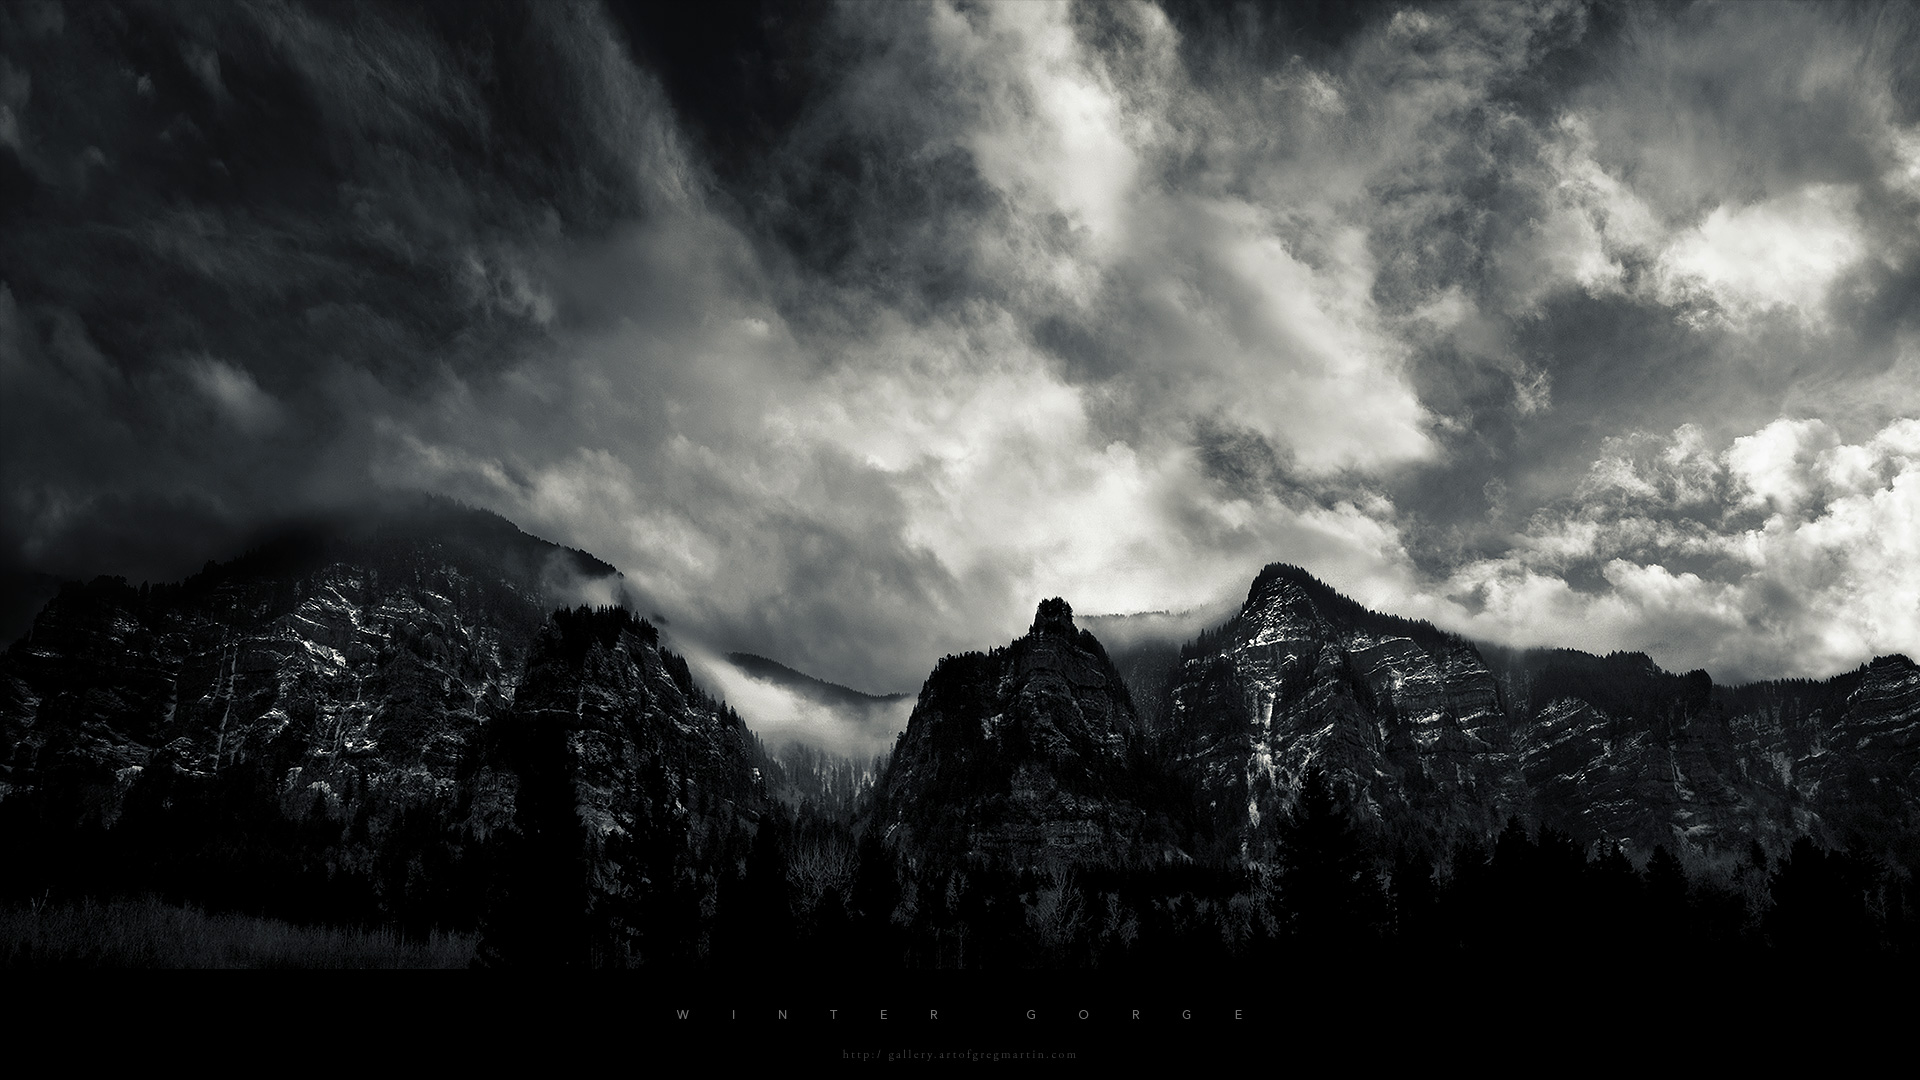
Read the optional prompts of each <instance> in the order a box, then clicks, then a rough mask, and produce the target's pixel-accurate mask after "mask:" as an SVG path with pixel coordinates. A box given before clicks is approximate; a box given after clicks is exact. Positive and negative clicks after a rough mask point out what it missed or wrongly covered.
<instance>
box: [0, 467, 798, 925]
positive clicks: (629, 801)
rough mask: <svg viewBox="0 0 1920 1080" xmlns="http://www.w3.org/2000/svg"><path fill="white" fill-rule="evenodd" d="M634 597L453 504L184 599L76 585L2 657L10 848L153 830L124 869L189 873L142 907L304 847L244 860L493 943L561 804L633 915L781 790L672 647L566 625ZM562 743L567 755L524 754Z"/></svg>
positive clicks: (308, 541) (348, 535)
mask: <svg viewBox="0 0 1920 1080" xmlns="http://www.w3.org/2000/svg"><path fill="white" fill-rule="evenodd" d="M613 577H614V571H613V568H612V567H610V566H607V565H606V564H604V563H601V562H599V561H598V560H595V559H593V558H591V557H590V556H587V555H584V554H583V553H580V552H575V551H570V550H568V549H565V548H561V547H559V546H558V545H555V544H551V543H548V542H546V541H543V540H538V539H535V538H533V537H530V536H527V535H525V534H524V533H521V532H520V531H519V530H518V529H515V528H513V526H511V525H510V524H508V523H507V522H505V521H503V520H502V519H500V518H498V517H496V516H494V515H491V514H486V513H483V512H480V511H473V510H468V509H465V508H461V507H457V506H453V505H451V504H445V503H440V502H437V501H427V502H424V503H421V504H418V505H413V506H407V507H402V508H400V509H398V510H395V509H393V508H385V509H383V510H382V511H380V512H378V513H375V514H371V515H369V516H367V517H365V518H362V519H353V520H348V521H346V522H344V523H332V524H329V525H326V526H324V527H310V528H307V529H303V530H299V531H296V532H293V533H290V534H289V535H287V536H283V537H281V538H278V539H276V540H275V541H273V542H271V543H269V544H267V545H265V546H263V547H262V548H260V549H258V550H256V551H254V552H252V553H250V554H249V555H247V556H244V557H242V558H240V559H238V560H235V561H234V562H231V563H227V564H225V565H213V564H209V566H208V568H207V569H206V570H205V571H204V572H203V573H201V574H199V575H196V576H195V577H193V578H191V579H189V580H188V581H186V582H184V583H182V584H179V585H167V586H160V587H146V586H142V587H139V588H135V587H132V586H129V585H128V584H126V583H125V582H124V581H120V580H118V579H107V578H102V579H97V580H95V581H93V582H91V583H89V584H84V585H81V584H73V585H69V586H67V587H65V588H64V589H63V590H62V591H61V593H60V594H59V596H57V597H56V598H55V599H54V600H53V601H52V602H51V603H49V604H48V605H47V607H46V609H45V610H44V611H43V612H42V613H41V614H40V616H39V618H38V619H37V620H36V622H35V624H34V628H33V630H32V632H31V634H30V635H29V636H28V637H26V638H25V639H23V640H22V641H20V642H18V643H16V644H15V645H14V646H13V647H12V648H11V649H10V650H9V651H8V652H7V654H6V655H5V657H4V658H3V659H0V738H3V739H4V741H3V742H0V812H4V813H5V814H6V815H8V816H7V817H6V821H7V822H10V823H13V824H12V825H11V826H10V827H11V828H12V829H13V831H14V833H15V835H13V836H11V837H7V838H6V839H7V841H8V842H9V843H10V844H12V845H13V846H14V847H16V848H28V849H30V848H34V847H35V845H36V843H37V842H38V841H40V840H42V839H44V838H45V837H51V836H56V835H66V834H65V833H63V832H62V831H61V830H71V829H85V828H89V827H107V828H108V833H107V834H105V835H107V837H108V839H109V840H111V839H112V838H113V837H114V836H115V835H125V836H127V837H132V836H134V835H135V834H140V835H142V836H148V834H149V833H150V834H151V835H150V836H148V839H146V840H142V841H141V843H143V844H146V845H148V846H149V847H156V846H157V848H156V852H155V853H153V854H152V855H151V856H149V855H147V854H143V853H142V852H140V851H131V852H124V851H122V854H124V855H125V856H126V858H125V859H123V860H122V861H127V862H130V863H138V862H143V861H144V862H145V863H147V864H151V865H159V864H166V863H168V861H169V860H171V862H172V863H173V864H178V867H177V868H176V871H166V867H165V866H164V865H163V866H161V868H160V869H159V870H154V869H152V868H151V865H150V866H149V869H147V870H139V869H127V870H126V871H125V874H127V875H131V877H129V879H128V881H126V882H122V883H121V884H123V885H128V886H131V887H141V888H153V887H159V886H158V885H157V884H155V883H154V882H152V881H147V880H146V878H150V877H152V875H153V874H155V873H162V872H163V871H166V872H168V873H174V876H175V877H179V876H181V875H185V876H187V877H191V876H192V874H193V873H197V872H198V871H197V870H194V869H192V868H195V867H202V866H203V865H204V864H205V862H206V860H207V859H208V858H216V857H217V858H220V859H226V858H227V856H226V855H217V856H215V855H209V854H208V852H218V851H222V850H225V848H224V847H223V845H227V846H230V844H231V840H232V838H231V837H230V836H226V835H224V834H223V830H231V829H253V830H266V831H267V832H273V830H279V831H278V832H273V835H274V836H276V837H278V839H273V840H271V841H262V844H264V845H266V846H268V847H272V848H274V849H275V850H272V851H270V852H266V853H265V854H257V855H248V856H246V857H245V858H242V859H240V863H241V864H242V866H244V864H245V863H246V860H247V859H256V858H270V859H271V860H273V861H275V862H276V864H287V865H288V866H290V867H291V869H289V870H288V871H287V873H288V874H290V875H292V878H293V880H295V881H296V882H298V883H304V884H299V885H297V886H295V885H289V886H288V887H287V888H288V889H290V890H293V891H298V889H300V888H307V887H309V886H313V885H314V883H316V882H333V883H336V884H337V883H339V882H341V881H353V882H358V883H359V884H358V885H356V886H354V887H355V888H356V889H359V890H360V891H361V892H364V893H366V894H367V895H368V899H367V900H366V901H365V902H366V903H367V904H370V905H371V908H370V909H369V910H366V911H349V912H344V913H343V912H341V911H338V910H335V911H331V912H330V916H331V917H340V916H341V915H342V914H346V915H350V916H352V917H355V918H358V917H367V916H374V915H384V916H386V917H391V918H400V919H402V920H403V921H406V920H408V919H413V920H415V921H425V922H446V921H453V922H456V923H457V922H463V921H464V922H466V923H468V924H471V923H472V922H473V920H475V919H476V918H480V917H482V915H483V914H484V911H483V909H484V908H485V906H486V905H487V904H488V903H490V902H491V901H489V900H488V894H489V891H490V890H491V891H492V892H496V893H497V892H498V891H499V890H498V889H497V888H496V887H494V886H490V885H489V884H488V879H489V876H497V874H498V872H499V867H498V866H496V865H493V863H497V862H498V860H497V859H494V857H493V854H489V853H490V852H491V853H494V854H497V853H498V851H499V850H502V845H505V846H507V847H511V846H512V845H514V844H519V843H522V842H523V841H525V840H526V835H527V822H528V820H529V819H528V808H527V806H526V805H525V804H526V801H527V798H528V795H529V792H530V791H545V790H547V789H541V788H540V785H541V784H547V785H548V788H549V789H551V791H558V792H559V793H560V794H559V795H558V796H556V798H557V800H558V801H557V802H556V803H555V804H554V805H556V806H558V808H559V809H558V811H557V813H558V814H559V816H560V817H562V818H564V819H566V820H569V821H573V822H577V823H578V825H577V828H576V827H575V826H571V825H569V826H567V827H565V828H562V829H555V830H550V831H554V832H555V833H556V836H555V837H550V838H549V839H551V840H552V841H553V842H554V843H556V844H559V845H560V846H561V847H564V848H566V850H567V852H568V854H567V855H566V860H567V861H568V863H569V865H574V866H576V867H578V868H579V873H580V874H581V875H582V885H581V888H582V889H584V890H586V891H587V892H588V893H590V894H591V895H592V896H593V897H596V898H598V899H597V900H596V902H600V901H605V900H606V899H607V898H619V897H629V898H631V897H632V896H634V895H636V894H637V892H638V891H644V890H643V888H642V886H643V885H644V884H645V879H646V873H647V870H648V865H643V863H647V860H649V859H650V860H652V864H658V863H659V862H660V860H661V859H662V858H666V859H667V860H668V861H669V862H671V860H672V858H673V857H676V856H675V855H674V851H679V849H678V848H674V845H676V844H677V845H680V846H681V847H684V845H685V844H687V843H690V842H692V841H693V840H694V839H695V838H697V837H699V836H700V835H703V834H704V833H708V832H712V831H714V830H715V829H719V828H722V827H723V826H722V825H721V824H720V823H721V822H723V821H724V822H730V821H732V820H734V819H736V818H749V819H750V818H751V817H752V815H753V814H754V813H755V810H754V806H756V805H758V803H759V802H762V801H764V798H765V793H764V790H763V789H762V788H761V787H760V786H759V785H758V784H757V782H756V778H755V774H754V766H755V762H756V760H757V759H756V755H757V754H758V753H759V748H758V745H757V743H755V742H754V741H753V738H752V736H751V734H750V733H748V732H747V731H746V730H745V728H744V726H743V725H742V724H741V723H740V721H739V718H738V717H737V716H736V715H734V714H733V713H732V711H731V710H729V709H727V708H726V707H725V706H724V705H723V704H721V703H719V702H717V701H714V700H712V699H710V698H708V697H707V696H706V695H704V694H703V693H701V692H700V691H699V690H698V688H697V687H695V686H694V684H693V681H692V679H691V677H690V676H689V675H688V672H687V669H686V665H685V663H684V661H681V660H679V658H677V657H675V656H673V655H672V654H671V653H670V652H667V651H665V650H663V649H661V648H660V647H659V642H658V636H657V633H656V632H655V631H654V629H653V627H651V626H650V625H648V624H647V623H646V622H645V621H643V620H639V619H637V618H635V617H633V616H631V615H630V614H628V613H626V612H625V611H622V610H619V609H610V610H606V611H601V612H598V613H595V612H592V611H588V610H585V609H582V610H580V611H568V610H564V609H563V610H561V611H559V612H558V613H555V608H556V607H562V606H563V605H564V604H566V603H567V601H568V600H569V599H570V594H571V593H572V592H573V591H574V590H573V589H571V588H570V587H569V586H571V585H573V584H575V583H577V582H578V581H580V580H582V579H596V578H597V579H601V580H602V581H607V580H611V579H612V578H613ZM542 740H547V741H546V742H543V741H542ZM549 743H551V746H549V745H548V744H549ZM535 744H538V745H537V747H536V748H539V747H547V748H549V749H554V750H555V753H554V754H553V755H551V756H550V757H549V758H547V759H541V760H539V761H536V760H533V759H531V758H526V757H523V756H517V755H519V754H520V752H521V751H525V750H527V749H528V748H529V747H530V746H535ZM543 762H544V764H543ZM548 766H551V768H548ZM543 768H545V769H546V770H547V772H546V773H545V774H542V773H541V770H542V769H543ZM555 770H557V772H556V771H555ZM536 774H540V775H537V776H536ZM243 794H244V798H243V797H242V795H243ZM236 800H239V802H236ZM242 803H244V806H245V808H244V810H228V809H221V808H223V807H234V806H240V805H241V804H242ZM130 807H132V808H135V809H133V810H130V809H129V808H130ZM553 808H554V807H553V806H549V807H547V808H546V809H547V811H552V810H553ZM542 812H545V811H542ZM128 814H133V815H134V816H136V817H139V818H140V819H141V820H139V821H135V822H131V823H128V822H125V821H123V818H124V817H125V816H127V815H128ZM223 814H224V815H227V817H225V818H223V817H221V816H220V815H223ZM234 814H239V815H240V817H239V819H238V820H234V821H232V822H231V823H230V824H214V822H215V821H220V820H228V819H230V818H232V816H233V815H234ZM263 815H264V816H266V817H267V818H270V819H271V820H265V821H262V820H260V819H261V818H262V816H263ZM550 818H551V815H550ZM548 824H549V825H552V820H549V821H548ZM123 825H124V826H127V827H126V828H120V826H123ZM129 829H130V830H131V831H129ZM27 831H30V832H32V833H33V834H34V835H26V836H23V835H20V834H21V833H22V832H27ZM559 833H564V834H565V835H564V836H560V835H558V834H559ZM217 834H218V835H217ZM76 835H77V834H76ZM296 838H297V839H296ZM131 843H132V841H131V840H128V841H127V842H126V843H125V844H122V845H120V847H112V845H111V844H109V847H112V849H113V850H115V851H121V849H122V848H125V847H126V846H127V845H128V844H131ZM663 844H664V845H665V846H666V848H674V851H667V853H666V854H665V855H662V854H661V851H663V850H666V848H662V846H661V845H663ZM649 845H652V849H650V853H643V855H636V854H634V852H636V851H640V850H641V849H647V848H648V846H649ZM43 846H44V845H43ZM281 849H288V850H281ZM655 849H657V850H655ZM643 856H644V857H643ZM680 857H682V861H683V862H684V851H680ZM489 860H492V862H490V861H489ZM229 861H232V860H229ZM652 864H649V865H652ZM141 875H145V876H146V877H142V876H141ZM190 886H191V882H189V883H188V885H187V886H185V887H190ZM602 944H603V945H604V944H606V943H604V942H603V943H602ZM617 944H618V943H615V946H617Z"/></svg>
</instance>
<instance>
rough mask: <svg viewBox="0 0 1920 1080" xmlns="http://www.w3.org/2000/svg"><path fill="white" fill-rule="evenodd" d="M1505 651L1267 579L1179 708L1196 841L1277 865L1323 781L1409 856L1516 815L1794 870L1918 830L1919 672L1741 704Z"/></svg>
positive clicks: (1219, 639) (1274, 576)
mask: <svg viewBox="0 0 1920 1080" xmlns="http://www.w3.org/2000/svg"><path fill="white" fill-rule="evenodd" d="M1490 653H1491V654H1492V657H1493V662H1491V663H1490V662H1489V659H1488V656H1487V655H1483V653H1482V652H1481V650H1479V649H1477V648H1476V647H1475V646H1473V645H1472V644H1470V643H1469V642H1467V641H1465V640H1463V639H1461V638H1458V637H1456V636H1453V635H1450V634H1446V633H1443V632H1441V631H1439V630H1437V629H1435V628H1434V627H1432V626H1429V625H1427V624H1424V623H1415V622H1411V621H1408V620H1403V619H1396V618H1393V617H1391V616H1385V615H1380V614H1378V613H1375V612H1371V611H1368V610H1366V609H1364V608H1362V607H1360V606H1359V605H1357V604H1354V603H1353V602H1352V601H1349V600H1347V599H1345V598H1344V597H1341V596H1339V595H1338V594H1336V593H1334V592H1333V591H1332V590H1331V589H1329V588H1327V587H1326V586H1325V585H1323V584H1321V583H1320V582H1318V581H1315V580H1314V579H1313V578H1312V577H1310V576H1309V575H1307V574H1305V573H1304V572H1303V571H1300V570H1298V569H1295V568H1292V567H1284V566H1274V567H1269V568H1268V569H1267V570H1266V571H1265V572H1264V573H1262V574H1261V575H1260V577H1259V579H1257V580H1256V581H1255V582H1254V585H1253V588H1252V590H1251V591H1250V593H1249V595H1248V598H1247V602H1246V604H1245V605H1244V606H1243V608H1242V609H1241V611H1240V613H1239V615H1238V616H1236V617H1235V618H1234V619H1232V620H1231V621H1229V622H1228V623H1227V625H1226V626H1224V627H1222V628H1221V630H1220V631H1218V632H1217V633H1213V634H1208V635H1203V636H1202V638H1201V640H1200V641H1199V642H1196V643H1195V644H1194V645H1192V646H1189V647H1188V648H1187V649H1186V650H1185V653H1184V655H1183V659H1182V663H1181V664H1180V666H1179V668H1178V670H1177V671H1176V672H1175V673H1174V675H1173V676H1172V677H1171V678H1170V686H1169V689H1168V691H1167V693H1166V697H1165V699H1164V700H1163V701H1162V702H1161V703H1160V704H1161V708H1162V711H1163V713H1164V717H1165V719H1164V725H1163V726H1164V729H1165V730H1164V735H1163V739H1162V749H1163V752H1164V753H1165V754H1166V755H1167V756H1168V757H1169V759H1170V760H1171V761H1172V762H1173V768H1174V770H1175V772H1176V773H1177V774H1178V775H1179V776H1180V777H1181V778H1182V779H1183V781H1184V782H1185V783H1187V784H1188V785H1190V786H1191V787H1192V789H1193V790H1194V791H1195V792H1196V793H1197V798H1198V800H1199V802H1200V805H1201V807H1202V811H1203V819H1204V820H1205V822H1206V823H1207V825H1208V828H1207V829H1206V830H1203V833H1204V835H1203V837H1202V838H1201V840H1200V841H1198V843H1199V844H1200V846H1208V845H1211V849H1212V850H1213V851H1214V853H1215V854H1216V855H1218V856H1222V857H1227V856H1232V855H1234V854H1244V855H1246V856H1249V857H1256V858H1257V857H1264V855H1265V854H1266V853H1268V852H1269V851H1270V847H1271V837H1272V833H1271V830H1270V828H1269V827H1268V826H1269V825H1270V824H1271V823H1272V822H1273V821H1274V820H1275V818H1276V815H1277V814H1279V813H1282V812H1284V811H1285V810H1286V808H1287V807H1288V806H1290V805H1291V802H1292V799H1293V797H1294V794H1295V793H1296V792H1297V791H1298V789H1299V785H1300V782H1301V779H1302V778H1303V776H1304V774H1305V771H1306V769H1307V768H1308V767H1309V766H1314V765H1317V766H1320V767H1323V768H1325V769H1326V770H1327V771H1328V773H1329V775H1330V776H1332V777H1333V778H1335V779H1336V780H1338V781H1340V782H1341V783H1344V784H1345V785H1347V786H1348V787H1349V789H1350V790H1352V791H1353V792H1354V793H1355V795H1356V797H1357V798H1356V805H1357V808H1358V809H1359V810H1360V812H1361V813H1362V814H1363V815H1365V816H1368V817H1370V818H1372V819H1374V820H1375V821H1377V822H1379V823H1380V824H1381V825H1383V826H1385V827H1386V828H1387V829H1388V830H1389V832H1390V833H1396V834H1400V835H1406V836H1417V835H1427V836H1445V835H1448V834H1464V833H1477V834H1479V835H1482V836H1484V835H1488V834H1490V833H1491V832H1493V831H1495V830H1496V829H1497V828H1498V827H1499V824H1500V823H1501V822H1502V821H1504V820H1505V819H1506V818H1507V817H1508V816H1510V815H1518V816H1520V817H1523V818H1526V819H1528V820H1533V821H1539V822H1543V823H1546V824H1550V825H1552V826H1554V827H1555V828H1558V829H1560V830H1562V831H1565V832H1568V833H1570V834H1571V835H1573V836H1574V837H1576V838H1578V839H1580V840H1583V841H1588V842H1594V841H1607V842H1611V841H1625V842H1627V843H1628V844H1629V845H1630V846H1634V847H1637V848H1640V849H1641V850H1645V849H1648V848H1651V847H1652V846H1653V845H1655V844H1658V843H1670V842H1672V841H1673V840H1674V839H1675V838H1678V837H1686V838H1689V839H1692V840H1695V841H1700V842H1713V843H1720V844H1744V843H1745V841H1746V840H1747V839H1759V840H1761V841H1763V842H1764V843H1766V844H1767V845H1768V846H1771V847H1775V848H1776V850H1783V849H1784V848H1785V846H1786V845H1787V844H1789V843H1791V841H1792V839H1793V838H1794V837H1795V836H1798V835H1801V834H1805V833H1813V834H1814V835H1816V836H1817V837H1819V838H1820V839H1822V840H1823V841H1826V842H1839V841H1842V840H1844V839H1845V838H1846V836H1848V835H1853V834H1858V833H1861V832H1865V833H1869V834H1881V833H1885V834H1892V833H1896V832H1902V831H1905V830H1907V829H1909V828H1910V827H1911V825H1912V819H1913V808H1914V807H1915V806H1916V801H1915V794H1916V793H1915V791H1914V785H1915V776H1916V772H1915V769H1916V766H1920V760H1917V759H1916V754H1920V728H1917V727H1916V720H1920V673H1916V671H1915V668H1914V665H1913V664H1912V663H1911V662H1910V661H1908V660H1907V659H1906V658H1905V657H1883V658H1881V659H1879V660H1876V661H1874V662H1873V663H1872V664H1870V665H1868V666H1866V667H1865V668H1863V669H1861V670H1860V671H1858V672H1854V673H1851V674H1849V675H1845V676H1841V677H1839V678H1836V679H1833V680H1829V681H1827V682H1824V683H1806V682H1798V683H1793V682H1789V683H1762V684H1755V685H1753V686H1747V687H1741V688H1737V689H1733V690H1728V689H1724V688H1717V687H1714V686H1713V685H1712V682H1711V680H1709V679H1708V678H1707V676H1706V675H1705V673H1704V672H1694V673H1692V674H1690V675H1685V676H1681V675H1674V674H1670V673H1667V672H1664V671H1661V670H1660V669H1658V668H1657V667H1655V666H1654V664H1653V663H1652V662H1651V661H1650V660H1648V659H1647V658H1646V657H1645V656H1642V655H1639V654H1616V655H1613V656H1608V657H1596V656H1590V655H1587V654H1583V653H1577V652H1571V651H1567V650H1534V651H1526V652H1506V651H1501V650H1490Z"/></svg>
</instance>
